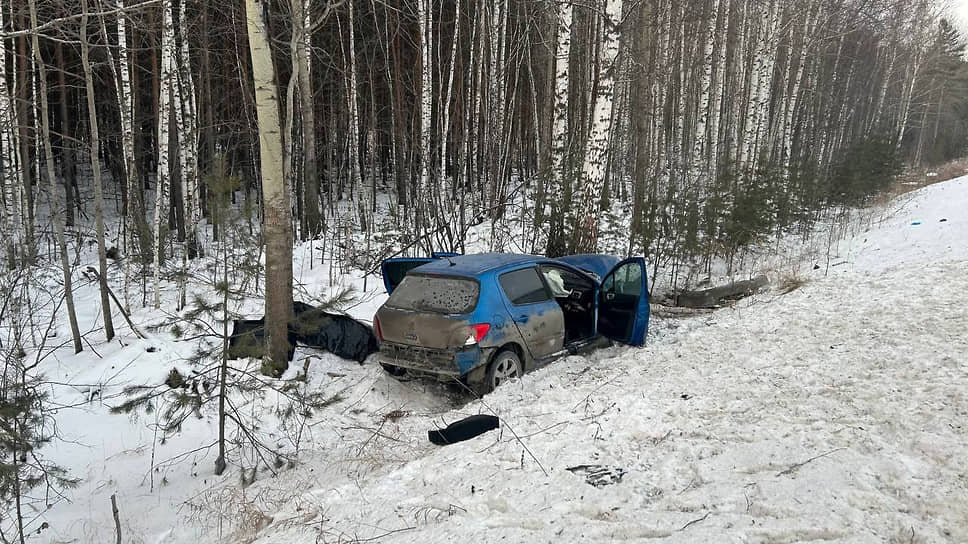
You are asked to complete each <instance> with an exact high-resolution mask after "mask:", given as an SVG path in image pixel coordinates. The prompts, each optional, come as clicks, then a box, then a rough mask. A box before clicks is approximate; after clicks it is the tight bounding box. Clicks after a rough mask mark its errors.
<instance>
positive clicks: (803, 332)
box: [39, 178, 968, 544]
mask: <svg viewBox="0 0 968 544" xmlns="http://www.w3.org/2000/svg"><path fill="white" fill-rule="evenodd" d="M966 210H968V178H961V179H958V180H953V181H950V182H945V183H941V184H937V185H933V186H930V187H926V188H924V189H921V190H920V191H918V192H916V193H911V194H909V195H905V196H903V197H901V198H900V199H898V200H896V201H895V202H893V203H890V204H888V205H887V207H886V208H885V209H884V210H883V211H882V212H881V213H879V214H877V217H879V220H878V221H877V222H876V223H875V224H874V225H873V226H872V227H871V228H870V229H869V230H867V231H866V232H861V233H860V234H859V235H858V236H856V237H852V238H850V239H847V240H844V241H843V242H841V243H840V244H839V246H838V247H837V248H836V249H837V251H836V252H835V254H834V255H833V256H832V257H833V259H832V264H831V266H830V267H829V268H827V267H826V266H822V267H820V268H817V269H813V270H811V268H812V267H810V266H807V267H804V268H803V269H804V270H807V272H803V276H802V279H804V280H806V283H805V284H804V285H803V286H802V287H800V288H798V289H796V290H793V291H792V292H789V293H787V294H781V293H780V292H778V291H773V292H770V293H765V294H762V295H758V296H756V297H753V298H752V299H747V300H744V301H741V302H740V303H738V304H736V305H735V306H733V307H731V308H727V309H722V310H719V311H716V312H714V313H712V314H706V315H702V316H700V317H693V318H688V319H675V320H673V319H660V318H658V317H654V318H653V324H652V329H651V331H650V339H649V345H648V346H647V347H645V348H639V349H630V348H624V347H616V348H609V349H606V350H602V351H600V352H597V353H595V354H593V355H592V356H590V357H569V358H567V359H565V360H562V361H558V362H556V363H554V364H552V365H550V366H548V367H546V368H544V369H541V370H538V371H536V372H533V373H531V374H529V375H527V376H525V377H524V378H523V379H521V380H520V381H518V382H516V383H511V384H508V385H506V386H503V387H501V388H500V389H498V390H497V391H495V392H494V393H493V394H491V395H488V396H486V397H485V398H484V399H483V400H474V399H469V398H467V397H466V396H464V395H462V394H461V393H460V392H459V391H455V390H453V389H450V388H446V387H443V386H439V385H436V384H431V383H427V382H424V381H420V380H417V381H403V382H401V381H398V380H396V379H393V378H391V377H388V376H386V375H384V374H383V373H382V371H381V370H380V369H379V368H374V365H363V366H359V365H356V364H355V363H350V362H346V361H342V360H339V359H337V358H335V357H332V356H329V355H320V354H317V353H313V352H309V351H304V350H301V351H300V352H299V354H298V355H297V358H298V360H300V361H301V360H303V358H304V357H306V356H313V359H312V362H311V365H310V367H309V369H310V376H309V382H308V383H307V384H306V385H305V387H306V388H308V389H312V390H317V391H322V392H324V393H325V394H326V395H327V396H331V397H332V398H334V402H333V403H332V404H331V405H329V406H328V407H326V408H325V409H323V410H322V411H319V412H317V413H316V414H314V416H313V418H312V419H311V420H310V421H308V422H307V424H306V432H305V436H304V438H303V442H302V443H301V451H302V453H301V455H300V462H299V463H298V464H297V465H296V466H295V467H294V468H292V469H289V470H285V471H283V472H281V473H279V475H278V476H275V477H271V476H270V475H269V474H268V473H262V474H260V477H259V478H258V479H257V480H256V482H255V483H253V484H252V485H249V486H247V487H241V486H239V476H240V475H239V472H238V471H237V469H233V470H230V471H229V472H228V473H227V475H226V476H223V477H221V478H215V477H213V476H212V473H211V467H212V461H213V460H214V452H212V451H209V450H207V449H204V448H203V449H201V450H198V451H195V452H192V453H191V454H190V455H188V456H185V457H177V458H176V456H178V455H179V454H180V453H183V452H186V451H191V450H192V449H194V448H198V447H199V446H200V445H205V444H207V443H208V442H210V441H211V436H213V435H212V428H213V427H212V424H213V418H212V415H211V414H204V417H203V419H202V420H199V421H198V422H195V423H193V424H192V425H186V427H185V429H184V431H183V432H182V433H181V434H180V435H178V436H176V437H174V438H173V439H172V440H170V441H168V442H167V443H166V444H158V443H157V440H155V439H154V438H153V435H152V431H151V429H150V427H149V426H147V423H150V421H146V420H145V416H142V417H141V418H140V419H137V420H132V419H129V418H126V417H124V416H107V415H105V413H104V412H105V411H106V408H104V407H102V405H110V404H111V403H112V402H113V401H114V400H113V398H112V395H117V392H118V390H119V388H120V385H121V384H123V383H133V382H136V381H137V380H138V379H142V380H143V379H145V378H148V377H151V378H152V379H154V380H155V381H159V380H161V379H163V376H164V373H165V372H166V371H167V369H168V366H166V365H170V363H171V361H172V355H171V354H170V353H169V351H170V350H178V349H183V348H182V347H181V346H180V345H179V344H175V343H170V342H169V343H164V342H162V341H161V340H159V339H158V338H155V339H153V341H154V342H155V343H159V342H162V343H161V345H162V351H161V352H160V353H152V354H148V353H145V352H144V350H142V349H131V347H128V348H124V349H121V348H120V347H119V346H117V345H114V346H111V347H106V348H107V349H102V348H105V347H104V346H101V347H99V350H100V351H101V355H102V356H103V357H104V360H103V361H102V362H100V366H99V367H98V370H97V371H98V372H100V374H98V375H99V376H106V377H109V378H110V377H114V378H113V379H112V380H104V379H102V380H101V383H104V382H105V381H110V385H109V386H107V387H102V388H101V391H102V393H101V398H99V399H97V400H96V401H95V402H87V403H86V404H84V406H83V407H82V409H80V410H78V409H73V408H72V409H68V410H64V411H63V413H62V414H61V415H59V416H58V424H59V425H60V426H61V427H62V428H65V429H70V430H71V432H70V433H68V434H69V435H70V436H72V437H73V438H74V442H75V443H73V444H61V445H59V446H57V447H56V450H54V451H53V453H54V456H55V457H56V458H57V460H58V461H61V462H62V463H63V464H66V465H68V466H70V467H71V468H72V469H73V470H74V471H75V473H76V475H78V476H81V477H83V478H85V482H84V484H83V485H82V487H81V488H79V489H78V490H75V491H74V492H72V495H70V497H69V498H70V500H71V502H70V503H66V502H62V503H59V504H57V505H56V506H55V507H54V508H53V509H51V510H50V511H48V512H46V513H44V517H45V519H47V520H48V521H49V522H50V525H51V528H50V529H48V530H47V531H46V532H44V533H42V535H41V536H40V537H39V538H40V540H43V541H49V542H95V541H101V542H103V541H108V540H109V539H112V538H113V521H112V520H111V512H110V507H109V497H110V495H111V494H112V493H117V494H118V498H119V504H120V506H121V518H122V527H123V531H124V533H125V535H126V536H125V542H151V543H155V542H157V543H181V542H256V543H259V544H269V543H296V544H298V543H304V542H305V543H315V542H354V541H356V542H358V541H373V540H379V541H381V542H441V543H444V542H448V543H449V542H457V541H465V542H498V541H501V542H579V541H599V542H600V541H622V540H628V541H645V540H649V541H668V542H697V543H698V542H801V541H810V540H830V541H839V542H968V439H966V438H965V437H966V429H965V426H966V425H968V424H966V423H965V421H966V415H968V397H966V395H968V334H966V332H965V331H966V329H968V316H966V313H965V310H964V306H963V302H964V295H963V293H964V292H966V290H968V274H966V272H968V244H966V243H965V241H966V240H968V217H966ZM942 219H944V221H942ZM914 223H918V224H914ZM825 272H826V274H825ZM303 281H304V282H305V283H307V284H310V285H311V284H313V282H314V281H316V280H315V279H314V277H313V276H312V274H308V273H307V275H306V276H305V277H304V278H303ZM372 283H373V282H372V280H371V287H372ZM380 300H381V299H380V298H379V297H378V296H375V295H374V296H372V297H370V298H369V299H368V302H367V304H365V305H363V306H361V307H359V308H357V309H356V310H355V311H356V315H358V316H360V317H367V316H366V315H365V314H367V313H372V311H373V310H375V308H376V307H377V306H378V305H379V302H380ZM92 304H93V303H92ZM134 347H135V348H138V347H143V346H140V345H136V346H134ZM139 354H142V355H139ZM132 358H134V359H137V360H132ZM60 359H62V360H64V361H70V362H66V363H59V364H60V365H61V366H59V367H58V368H59V372H61V373H62V374H64V375H65V378H64V381H65V382H68V383H73V384H75V385H74V386H72V387H73V389H74V390H76V391H77V392H76V393H74V395H75V397H74V398H73V399H67V398H64V395H65V393H64V391H63V390H59V391H57V393H58V394H59V395H60V396H59V397H58V400H59V401H61V402H64V403H65V404H67V403H71V402H84V399H85V396H89V394H90V393H89V392H87V391H86V390H84V389H83V387H82V386H78V385H76V384H80V383H88V382H95V383H97V380H96V378H95V377H92V373H93V372H94V370H92V369H90V368H81V366H82V363H78V362H76V361H74V360H72V359H71V358H70V357H63V356H62V357H61V358H60ZM129 360H130V363H129ZM87 363H88V364H89V363H91V361H87ZM125 365H127V366H125ZM107 366H111V367H116V368H112V369H111V370H110V371H108V370H107ZM115 376H118V377H115ZM112 392H113V393H112ZM272 401H273V400H272V399H269V400H268V401H267V402H272ZM252 406H253V410H254V409H255V407H256V406H264V405H260V404H259V403H255V402H253V404H252ZM475 413H494V414H497V415H498V416H500V417H501V418H502V426H501V428H500V430H499V431H495V432H491V433H488V434H485V435H482V436H480V437H478V438H476V439H473V440H470V441H468V442H464V443H460V444H456V445H452V446H447V447H442V448H441V447H437V446H433V445H431V444H430V443H429V442H428V441H427V439H426V431H427V430H429V429H433V428H436V427H439V426H444V425H446V424H447V423H450V422H453V421H455V420H457V419H459V418H461V417H463V416H465V415H469V414H475ZM284 435H285V433H284V432H281V431H280V440H281V439H282V437H283V436H284ZM152 455H154V457H152ZM172 458H175V459H173V460H172V461H171V462H170V463H165V464H160V463H159V460H162V459H172ZM151 459H155V460H154V461H152V460H151ZM580 465H603V466H607V467H613V473H617V472H618V469H621V470H622V471H624V476H623V477H622V479H621V481H620V482H617V483H614V484H612V485H606V486H603V487H593V486H591V485H589V484H588V483H586V482H585V476H584V475H583V474H580V473H573V472H572V471H569V470H567V469H568V468H569V467H576V466H580ZM152 466H155V467H159V466H160V469H159V470H157V471H155V472H154V475H152V471H151V470H150V469H149V467H152ZM152 478H153V479H154V486H153V489H152V488H151V487H152V486H151V479H152Z"/></svg>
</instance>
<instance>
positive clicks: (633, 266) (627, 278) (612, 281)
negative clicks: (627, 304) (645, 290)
mask: <svg viewBox="0 0 968 544" xmlns="http://www.w3.org/2000/svg"><path fill="white" fill-rule="evenodd" d="M603 288H604V290H605V291H611V292H614V293H615V294H617V295H628V296H635V297H637V296H641V295H642V268H641V267H640V266H639V264H638V263H628V264H626V265H624V266H622V267H621V268H619V269H618V270H616V271H615V273H614V274H612V275H611V276H610V277H609V278H608V279H607V280H606V281H605V285H604V286H603Z"/></svg>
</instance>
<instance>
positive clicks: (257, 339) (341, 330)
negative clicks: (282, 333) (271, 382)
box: [229, 301, 377, 363]
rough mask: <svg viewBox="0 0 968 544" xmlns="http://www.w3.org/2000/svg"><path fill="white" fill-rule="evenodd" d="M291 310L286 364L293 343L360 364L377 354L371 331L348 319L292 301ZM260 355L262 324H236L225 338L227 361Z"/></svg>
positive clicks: (253, 321) (250, 321)
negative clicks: (292, 318) (227, 340)
mask: <svg viewBox="0 0 968 544" xmlns="http://www.w3.org/2000/svg"><path fill="white" fill-rule="evenodd" d="M292 307H293V313H294V315H295V319H294V320H293V322H292V323H290V324H289V344H290V348H289V360H290V361H291V360H292V357H293V352H294V351H295V346H296V343H297V342H298V343H300V344H302V345H304V346H307V347H312V348H318V349H322V350H326V351H328V352H330V353H332V354H334V355H337V356H339V357H342V358H344V359H351V360H354V361H358V362H360V363H362V362H363V361H364V360H365V359H366V358H367V356H369V355H370V354H371V353H374V352H376V351H377V342H376V337H375V336H374V335H373V331H372V330H371V329H370V327H368V326H366V325H364V324H363V323H360V322H359V321H357V320H355V319H353V318H352V317H349V316H345V315H341V314H331V313H327V312H326V311H324V310H322V309H321V308H316V307H315V306H312V305H310V304H306V303H305V302H299V301H296V302H294V303H293V305H292ZM264 353H265V320H264V319H238V320H236V321H235V326H234V327H233V329H232V336H231V337H230V338H229V359H241V358H243V357H256V358H258V357H262V356H263V354H264Z"/></svg>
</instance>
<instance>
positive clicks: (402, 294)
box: [386, 276, 480, 314]
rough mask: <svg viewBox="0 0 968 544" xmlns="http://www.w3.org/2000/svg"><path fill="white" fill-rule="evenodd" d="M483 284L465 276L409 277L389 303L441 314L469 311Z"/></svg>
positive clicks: (472, 307) (392, 306)
mask: <svg viewBox="0 0 968 544" xmlns="http://www.w3.org/2000/svg"><path fill="white" fill-rule="evenodd" d="M479 292H480V286H479V285H478V284H477V282H476V281H474V280H470V279H466V278H454V277H444V276H407V277H405V278H403V281H402V282H401V283H400V285H398V286H397V288H396V289H394V290H393V294H391V295H390V298H389V299H388V300H387V304H386V305H387V306H389V307H391V308H399V309H401V310H417V311H420V312H434V313H438V314H466V313H470V312H471V311H473V310H474V307H475V306H477V295H478V293H479Z"/></svg>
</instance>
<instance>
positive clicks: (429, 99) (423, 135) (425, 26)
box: [415, 0, 435, 229]
mask: <svg viewBox="0 0 968 544" xmlns="http://www.w3.org/2000/svg"><path fill="white" fill-rule="evenodd" d="M432 5H433V4H432V0H417V19H419V21H418V22H419V25H420V181H419V184H418V191H417V202H416V203H415V205H416V207H417V223H418V229H419V228H421V227H423V228H429V225H430V223H429V217H428V216H429V215H430V213H431V210H430V209H429V208H430V206H428V205H427V204H426V201H427V199H428V198H429V196H430V194H431V193H432V192H433V191H434V190H435V184H434V182H433V181H432V176H433V172H432V171H431V167H432V165H431V156H430V145H431V141H430V136H431V134H430V132H431V130H430V129H431V119H432V117H431V114H432V109H433V81H434V78H433V44H434V41H433V27H434V25H433V10H432V9H431V7H432Z"/></svg>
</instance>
